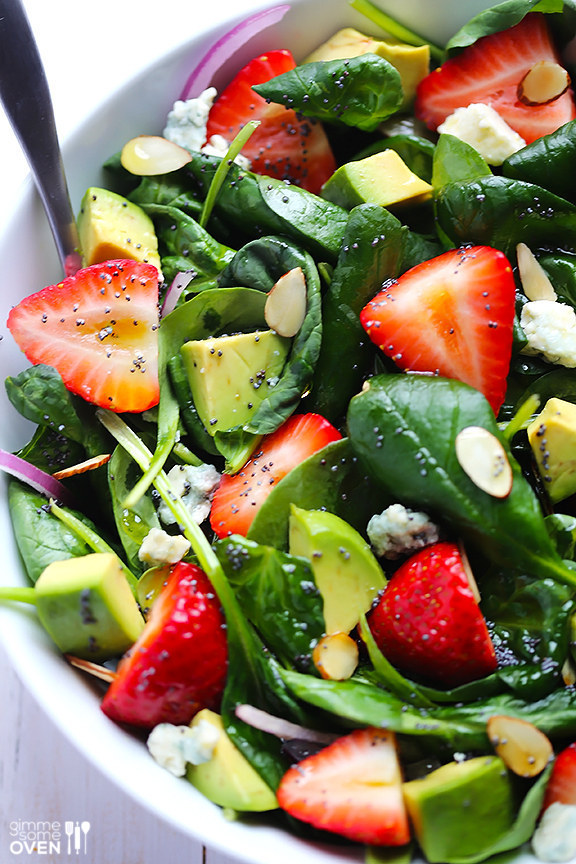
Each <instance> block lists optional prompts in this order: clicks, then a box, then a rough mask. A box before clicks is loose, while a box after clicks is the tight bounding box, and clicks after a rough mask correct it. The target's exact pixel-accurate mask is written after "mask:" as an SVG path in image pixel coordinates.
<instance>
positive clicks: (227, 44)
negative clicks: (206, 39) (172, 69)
mask: <svg viewBox="0 0 576 864" xmlns="http://www.w3.org/2000/svg"><path fill="white" fill-rule="evenodd" d="M289 9H290V6H289V5H287V4H286V5H282V6H273V7H272V8H271V9H264V10H263V11H262V12H256V13H255V14H254V15H250V17H248V18H245V19H244V21H241V22H240V24H237V25H236V26H235V27H233V28H232V30H229V31H228V33H225V34H224V36H221V37H220V39H218V41H217V42H215V43H214V45H212V47H211V48H210V49H209V50H208V52H207V53H206V54H205V55H204V57H203V58H202V60H201V61H200V62H199V64H198V65H197V66H196V68H195V69H194V71H193V72H192V74H191V75H190V77H189V78H188V81H187V82H186V84H185V86H184V89H183V90H182V95H181V96H180V99H182V100H183V101H185V100H186V99H193V98H196V97H197V96H199V95H200V94H201V93H202V91H203V90H206V88H207V87H210V85H211V84H212V79H213V78H214V74H215V73H216V72H217V71H218V69H220V67H221V66H222V64H223V63H224V61H226V60H228V59H229V58H230V56H231V55H232V54H234V53H235V52H236V51H238V49H239V48H241V47H242V46H243V45H245V44H246V42H247V41H248V40H249V39H251V38H252V36H255V35H256V34H257V33H260V31H261V30H265V29H266V27H270V26H272V24H277V23H278V21H281V20H282V18H283V17H284V15H285V14H286V12H287V11H288V10H289Z"/></svg>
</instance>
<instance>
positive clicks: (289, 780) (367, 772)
mask: <svg viewBox="0 0 576 864" xmlns="http://www.w3.org/2000/svg"><path fill="white" fill-rule="evenodd" d="M277 798H278V803H279V804H280V807H282V808H283V809H284V810H286V811H287V812H288V813H290V815H291V816H294V817H296V818H297V819H300V820H302V821H303V822H308V823H310V824H311V825H314V826H315V827H316V828H322V829H324V830H327V831H333V832H335V833H336V834H341V835H342V836H344V837H348V838H349V839H350V840H355V841H357V842H358V843H368V844H370V845H373V846H402V845H404V844H405V843H408V841H409V840H410V829H409V826H408V817H407V815H406V809H405V807H404V800H403V796H402V776H401V772H400V766H399V763H398V757H397V753H396V743H395V738H394V734H393V733H392V732H388V731H386V730H385V729H376V728H373V727H369V728H367V729H356V730H355V731H354V732H351V733H350V734H349V735H346V736H344V737H343V738H337V739H336V741H334V742H333V743H332V744H329V745H328V747H325V748H324V749H323V750H320V751H319V752H318V753H315V754H313V755H312V756H308V757H307V758H306V759H304V760H303V761H302V762H299V763H298V764H297V765H294V766H293V767H292V768H290V769H289V770H288V771H287V772H286V774H285V775H284V777H283V778H282V780H281V782H280V786H279V788H278V792H277Z"/></svg>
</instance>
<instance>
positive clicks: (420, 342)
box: [360, 246, 515, 413]
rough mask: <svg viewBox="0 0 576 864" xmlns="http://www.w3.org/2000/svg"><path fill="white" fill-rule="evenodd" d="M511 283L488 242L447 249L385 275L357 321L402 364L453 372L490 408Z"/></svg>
mask: <svg viewBox="0 0 576 864" xmlns="http://www.w3.org/2000/svg"><path fill="white" fill-rule="evenodd" d="M514 298H515V285H514V277H513V275H512V267H511V266H510V263H509V261H508V259H507V258H506V257H505V255H503V253H502V252H500V251H499V250H497V249H492V248H491V247H489V246H470V247H466V248H461V249H452V250H450V251H449V252H445V253H444V254H443V255H439V256H438V257H436V258H431V259H430V260H429V261H424V262H423V263H422V264H418V265H417V266H416V267H413V268H412V269H411V270H408V271H407V272H406V273H404V274H403V275H402V276H400V277H399V279H396V280H391V281H390V282H389V283H387V284H386V286H385V287H384V289H383V290H382V291H380V292H379V293H378V294H377V295H376V297H374V298H373V299H372V300H371V301H370V302H369V303H368V304H367V305H366V306H365V307H364V309H363V310H362V312H361V313H360V320H361V322H362V326H363V327H364V329H365V330H366V332H367V333H368V335H369V336H370V339H371V340H372V341H373V342H374V343H375V344H376V345H378V347H379V348H381V349H382V351H383V352H384V354H386V356H388V357H391V358H392V359H393V360H394V362H395V363H396V364H397V365H398V366H399V367H400V368H401V369H404V370H410V371H413V372H432V373H434V374H436V375H442V376H444V377H446V378H457V379H458V380H459V381H464V382H465V383H466V384H470V385H471V386H472V387H475V388H476V389H477V390H480V391H481V392H482V393H483V394H484V395H485V396H486V398H487V399H488V401H489V402H490V404H491V405H492V408H493V409H494V413H498V411H499V409H500V407H501V405H502V402H503V401H504V395H505V392H506V376H507V375H508V371H509V366H510V357H511V354H512V333H513V325H514Z"/></svg>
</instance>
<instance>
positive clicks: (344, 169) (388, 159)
mask: <svg viewBox="0 0 576 864" xmlns="http://www.w3.org/2000/svg"><path fill="white" fill-rule="evenodd" d="M321 194H322V197H323V198H325V199H326V200H328V201H331V202H332V203H333V204H338V205H339V206H340V207H345V208H346V209H348V210H351V209H352V208H353V207H356V206H357V205H358V204H366V203H367V204H378V205H379V206H380V207H393V206H394V205H400V204H418V203H420V202H422V201H427V200H428V199H429V198H430V197H431V195H432V186H431V185H430V184H429V183H426V181H425V180H422V178H421V177H418V175H417V174H414V172H413V171H411V170H410V168H408V166H407V165H406V163H405V162H404V161H403V159H402V157H401V156H400V155H399V154H398V153H397V152H396V150H391V149H387V150H381V151H380V152H378V153H374V154H373V155H372V156H367V157H366V158H365V159H357V160H356V161H354V162H346V163H345V164H344V165H341V166H340V167H339V168H337V169H336V171H335V172H334V174H332V176H331V177H330V178H329V179H328V180H327V181H326V183H325V184H324V186H323V187H322V192H321Z"/></svg>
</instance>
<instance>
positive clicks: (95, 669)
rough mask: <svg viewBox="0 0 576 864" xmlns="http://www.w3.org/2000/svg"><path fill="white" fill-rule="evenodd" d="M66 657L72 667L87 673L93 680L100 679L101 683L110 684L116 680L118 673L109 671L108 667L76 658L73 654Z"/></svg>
mask: <svg viewBox="0 0 576 864" xmlns="http://www.w3.org/2000/svg"><path fill="white" fill-rule="evenodd" d="M64 657H65V658H66V660H67V661H68V663H70V665H71V666H74V667H75V668H76V669H81V670H82V671H83V672H87V673H88V675H91V676H92V677H93V678H99V679H100V680H101V681H107V682H108V683H109V684H110V683H112V681H114V679H115V678H116V672H113V671H112V669H108V668H107V667H106V666H100V665H99V664H98V663H92V661H91V660H83V659H82V658H81V657H75V656H74V655H73V654H65V655H64Z"/></svg>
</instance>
